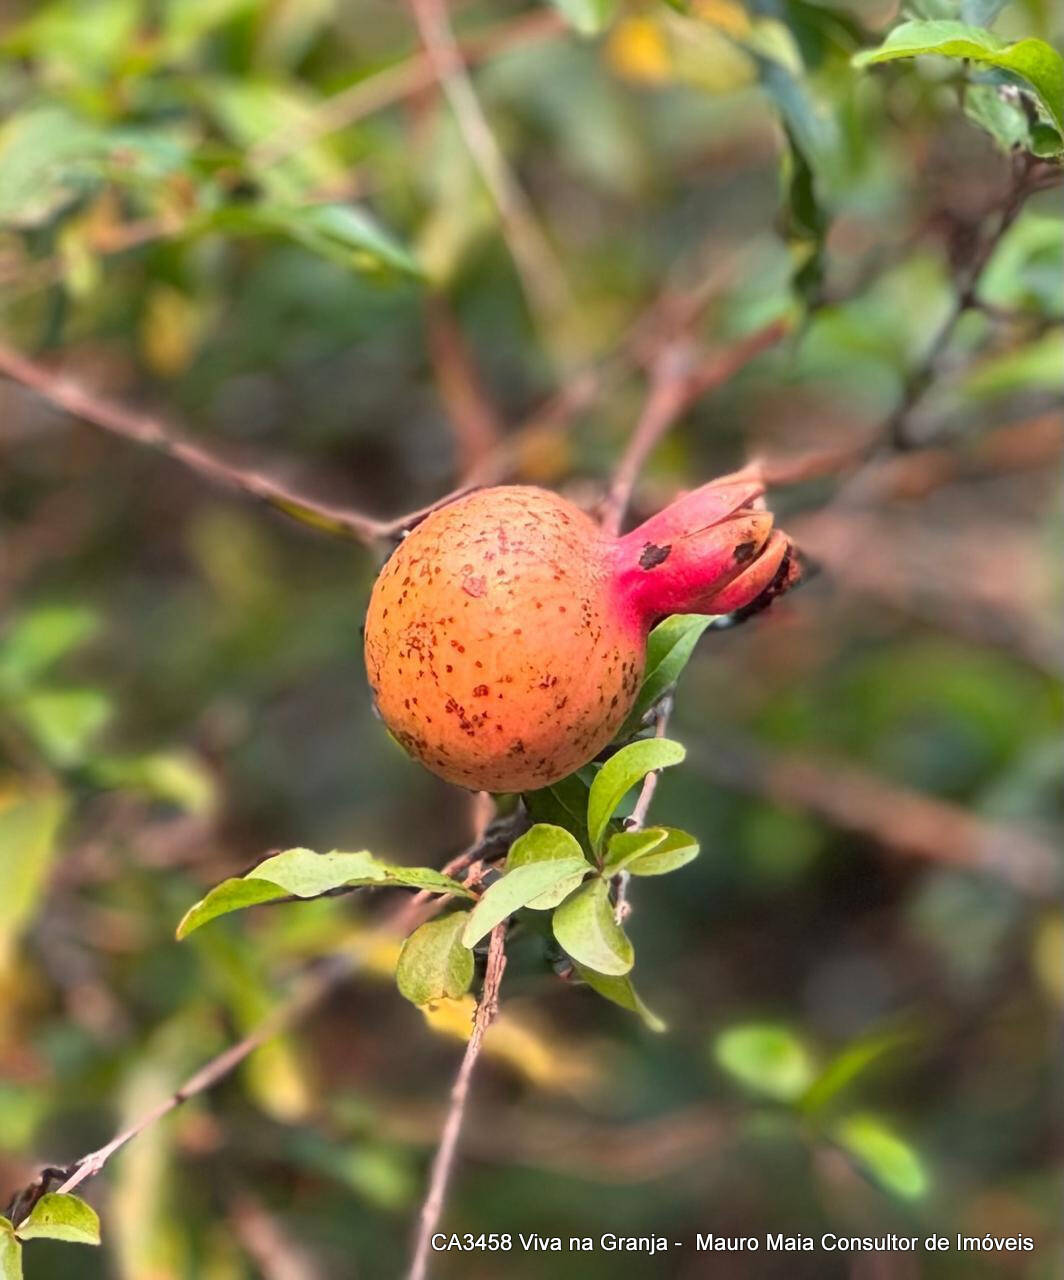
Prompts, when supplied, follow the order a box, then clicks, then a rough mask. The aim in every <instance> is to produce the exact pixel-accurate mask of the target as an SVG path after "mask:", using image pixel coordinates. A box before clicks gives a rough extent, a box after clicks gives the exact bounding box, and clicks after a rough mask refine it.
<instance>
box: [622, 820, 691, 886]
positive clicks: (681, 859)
mask: <svg viewBox="0 0 1064 1280" xmlns="http://www.w3.org/2000/svg"><path fill="white" fill-rule="evenodd" d="M658 830H660V831H664V833H665V838H664V839H663V840H662V841H661V842H660V843H659V844H657V845H655V847H654V848H653V849H651V850H649V851H648V852H646V853H642V854H638V855H637V856H636V857H634V858H631V859H629V861H628V864H627V869H628V871H630V872H631V874H632V875H633V876H664V875H667V874H668V873H669V872H670V871H678V870H679V868H680V867H686V866H687V864H688V863H689V862H693V861H694V860H695V858H697V857H698V841H697V840H696V839H695V838H694V836H693V835H691V834H690V833H689V832H687V831H681V830H680V829H679V828H678V827H659V828H658ZM616 838H617V837H614V839H616Z"/></svg>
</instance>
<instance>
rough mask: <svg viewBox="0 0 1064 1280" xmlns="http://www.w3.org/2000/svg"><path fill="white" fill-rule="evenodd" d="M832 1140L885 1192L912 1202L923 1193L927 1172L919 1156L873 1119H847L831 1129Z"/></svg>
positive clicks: (853, 1117) (882, 1124) (854, 1117)
mask: <svg viewBox="0 0 1064 1280" xmlns="http://www.w3.org/2000/svg"><path fill="white" fill-rule="evenodd" d="M834 1137H835V1140H836V1141H837V1142H838V1143H839V1145H840V1146H841V1147H843V1148H844V1149H845V1150H846V1151H848V1152H849V1153H850V1154H851V1155H852V1156H855V1157H856V1158H857V1160H858V1161H859V1163H860V1164H861V1165H863V1166H864V1168H865V1170H866V1172H867V1173H868V1174H869V1175H870V1176H871V1177H872V1178H873V1179H874V1181H876V1182H878V1183H879V1184H880V1185H881V1186H882V1187H884V1188H885V1189H886V1190H887V1191H893V1192H894V1194H895V1195H899V1196H903V1197H904V1198H905V1199H907V1200H913V1199H916V1198H917V1197H919V1196H922V1195H923V1194H924V1192H925V1191H926V1190H927V1187H928V1177H927V1171H926V1170H925V1168H924V1165H923V1161H922V1160H921V1159H920V1156H919V1155H918V1154H917V1152H915V1151H914V1150H913V1149H912V1147H911V1146H909V1144H908V1143H907V1142H905V1141H904V1140H903V1139H901V1138H899V1137H898V1135H897V1134H896V1133H894V1132H892V1131H891V1129H890V1128H889V1127H888V1126H887V1125H886V1124H885V1123H884V1122H883V1121H882V1120H880V1119H879V1118H878V1117H877V1116H872V1115H855V1116H849V1117H847V1119H845V1120H843V1121H842V1122H841V1124H839V1125H838V1127H837V1128H836V1129H835V1131H834Z"/></svg>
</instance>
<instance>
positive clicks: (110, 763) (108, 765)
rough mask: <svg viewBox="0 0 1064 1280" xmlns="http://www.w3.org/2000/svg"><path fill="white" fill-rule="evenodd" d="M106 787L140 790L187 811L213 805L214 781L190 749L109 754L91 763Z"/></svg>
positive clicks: (195, 811) (208, 807) (97, 779)
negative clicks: (127, 754)
mask: <svg viewBox="0 0 1064 1280" xmlns="http://www.w3.org/2000/svg"><path fill="white" fill-rule="evenodd" d="M91 770H92V776H93V778H94V780H95V781H96V782H97V783H99V785H100V786H103V787H122V788H128V789H129V790H132V791H141V792H144V793H145V794H146V795H148V796H151V797H152V798H153V799H157V800H165V801H166V802H167V803H169V804H173V805H176V806H177V807H178V808H180V809H184V810H185V812H186V813H206V812H208V811H209V810H210V809H211V808H212V807H213V805H214V798H215V797H214V780H213V779H212V777H211V775H210V773H209V771H208V770H207V768H206V766H205V765H204V763H203V762H202V761H201V760H199V759H197V757H196V756H194V755H193V754H192V753H191V752H184V751H158V752H153V753H151V754H149V755H143V756H110V757H107V758H105V759H102V760H95V761H93V762H92V765H91Z"/></svg>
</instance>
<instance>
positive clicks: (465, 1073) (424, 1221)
mask: <svg viewBox="0 0 1064 1280" xmlns="http://www.w3.org/2000/svg"><path fill="white" fill-rule="evenodd" d="M505 937H506V922H505V921H503V922H502V923H501V924H497V925H496V926H495V928H494V929H493V930H492V931H491V939H490V941H489V943H488V964H487V968H486V969H485V971H484V986H483V988H482V989H481V993H480V1002H479V1003H478V1005H477V1011H476V1014H475V1016H474V1018H473V1031H472V1033H471V1035H470V1037H469V1040H468V1041H467V1042H466V1048H465V1053H464V1054H463V1055H462V1061H461V1064H460V1065H459V1068H458V1074H457V1076H456V1077H455V1081H454V1085H453V1086H452V1088H451V1101H450V1105H449V1107H448V1109H447V1118H446V1120H445V1121H444V1125H443V1133H442V1135H441V1137H440V1145H439V1147H438V1148H437V1150H436V1155H435V1157H434V1158H433V1161H432V1172H431V1174H430V1176H429V1187H428V1193H427V1195H426V1196H425V1202H424V1204H423V1205H422V1207H421V1215H420V1217H419V1219H418V1229H417V1237H416V1240H415V1242H414V1256H413V1261H412V1262H411V1264H410V1270H409V1272H408V1273H407V1280H425V1277H426V1276H427V1275H428V1266H429V1258H430V1257H431V1255H432V1236H433V1233H434V1232H435V1230H436V1227H437V1226H438V1225H439V1221H440V1217H441V1216H442V1214H443V1206H444V1203H445V1201H446V1199H447V1189H448V1186H449V1185H450V1181H451V1175H452V1173H453V1172H454V1161H455V1155H456V1154H457V1151H458V1138H459V1135H460V1134H461V1132H462V1121H463V1120H464V1119H465V1110H466V1103H467V1102H468V1101H469V1086H470V1083H471V1081H472V1079H473V1069H474V1067H475V1066H476V1065H477V1059H478V1058H479V1057H480V1051H481V1049H482V1048H483V1045H484V1033H485V1032H486V1031H487V1029H488V1027H490V1026H491V1024H492V1022H494V1020H495V1015H496V1014H497V1013H498V1012H499V986H500V984H501V982H502V975H503V971H504V970H505V968H506V951H505V947H504V941H505Z"/></svg>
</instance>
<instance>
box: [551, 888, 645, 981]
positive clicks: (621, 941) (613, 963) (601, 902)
mask: <svg viewBox="0 0 1064 1280" xmlns="http://www.w3.org/2000/svg"><path fill="white" fill-rule="evenodd" d="M551 925H552V928H553V929H554V936H555V938H557V940H558V943H559V945H560V946H561V947H563V948H564V950H565V951H566V952H567V954H568V955H570V956H572V958H573V959H574V960H575V961H577V963H578V964H582V965H585V966H586V967H587V968H589V969H594V970H595V972H596V973H604V974H609V975H613V976H620V975H621V974H625V973H627V972H628V971H629V970H630V969H631V967H632V965H633V964H634V963H635V951H634V950H633V948H632V944H631V942H630V941H629V939H628V937H627V935H626V934H625V932H624V930H623V929H622V928H621V926H620V925H619V924H618V923H617V921H616V920H615V919H614V915H613V903H612V902H611V901H610V888H609V885H608V884H607V883H606V881H605V880H602V879H601V878H599V877H598V876H596V877H595V879H594V880H590V881H588V883H587V884H586V885H584V886H583V888H581V889H578V890H577V891H576V893H574V894H572V895H571V896H570V897H568V898H566V900H565V901H564V902H563V903H562V905H561V906H560V907H558V909H557V910H556V911H555V912H554V915H553V917H552V919H551Z"/></svg>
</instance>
